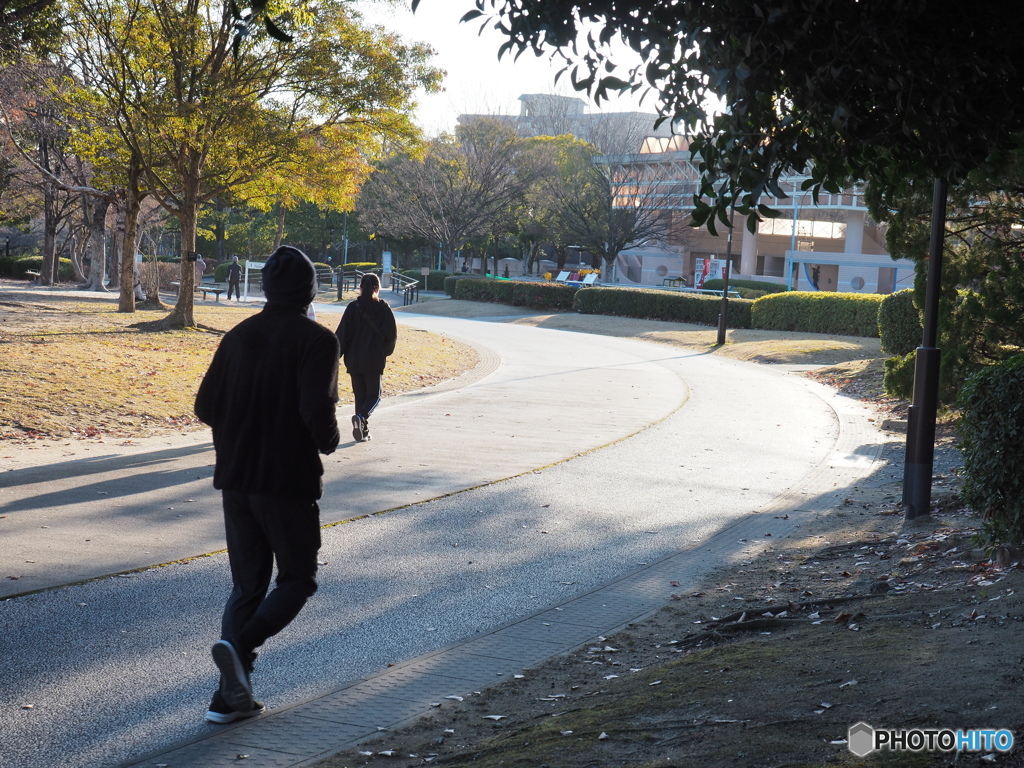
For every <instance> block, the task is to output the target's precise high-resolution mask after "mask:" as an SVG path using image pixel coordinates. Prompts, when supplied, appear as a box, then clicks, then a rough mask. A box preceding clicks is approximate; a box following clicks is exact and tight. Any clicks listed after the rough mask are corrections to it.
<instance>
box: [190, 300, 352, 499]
mask: <svg viewBox="0 0 1024 768" xmlns="http://www.w3.org/2000/svg"><path fill="white" fill-rule="evenodd" d="M337 402H338V340H337V338H336V337H335V336H334V334H333V333H331V332H330V330H329V329H327V328H324V327H323V326H322V325H320V324H319V323H317V322H315V321H313V320H310V319H309V318H308V317H306V310H305V307H298V306H294V305H291V304H286V305H280V304H279V305H275V304H273V303H270V304H268V305H267V306H266V307H265V308H264V309H263V311H262V312H260V313H259V314H257V315H254V316H253V317H250V318H247V319H246V320H243V321H242V322H241V323H239V324H238V325H237V326H235V327H234V328H233V329H231V330H230V331H228V332H227V333H226V334H225V335H224V338H223V339H222V340H221V343H220V346H219V347H218V348H217V352H216V354H215V355H214V358H213V362H212V363H211V365H210V370H209V371H207V373H206V377H205V378H204V379H203V383H202V384H201V385H200V387H199V393H198V394H197V396H196V415H197V416H198V417H199V418H200V420H202V421H203V422H205V423H206V424H209V425H210V426H211V427H213V443H214V447H215V448H216V452H217V465H216V469H215V470H214V475H213V486H214V488H218V489H228V490H235V491H242V492H245V493H257V494H265V495H271V496H291V497H295V498H305V499H309V500H310V501H314V500H316V499H319V498H320V496H321V494H322V493H323V480H322V476H323V464H322V463H321V462H320V456H319V453H320V452H323V453H325V454H329V453H332V452H333V451H334V449H335V448H336V447H337V445H338V442H339V440H340V435H339V433H338V422H337V419H336V417H335V405H336V403H337Z"/></svg>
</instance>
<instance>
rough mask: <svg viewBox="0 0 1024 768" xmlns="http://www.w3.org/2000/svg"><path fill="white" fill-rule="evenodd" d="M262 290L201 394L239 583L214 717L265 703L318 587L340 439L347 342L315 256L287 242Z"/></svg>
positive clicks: (226, 621)
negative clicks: (291, 627) (286, 640)
mask: <svg viewBox="0 0 1024 768" xmlns="http://www.w3.org/2000/svg"><path fill="white" fill-rule="evenodd" d="M263 288H264V293H265V295H266V298H267V304H266V306H265V307H264V308H263V311H261V312H260V313H259V314H256V315H254V316H252V317H250V318H247V319H245V320H243V321H242V322H241V323H239V324H238V325H237V326H235V327H234V328H233V329H231V330H230V331H228V332H227V333H226V334H225V335H224V338H223V339H222V340H221V343H220V346H219V347H218V348H217V352H216V354H215V355H214V357H213V362H212V363H211V364H210V369H209V370H208V371H207V372H206V376H205V377H204V378H203V381H202V384H200V386H199V392H198V394H197V395H196V406H195V410H196V416H198V417H199V418H200V420H202V421H203V422H205V423H206V424H209V425H210V426H211V427H212V428H213V445H214V449H215V451H216V458H217V460H216V465H215V468H214V474H213V487H214V488H218V489H220V490H221V492H222V495H223V506H224V528H225V533H226V538H227V545H228V561H229V564H230V567H231V581H232V590H231V595H230V597H229V598H228V601H227V605H226V606H225V608H224V615H223V617H222V619H221V640H219V641H218V642H217V643H215V644H214V646H213V649H212V654H213V660H214V663H215V664H216V665H217V667H218V669H219V670H220V674H221V677H220V685H219V687H218V689H217V692H216V693H214V696H213V701H212V702H211V703H210V707H209V710H208V711H207V713H206V719H207V720H209V721H211V722H214V723H230V722H233V721H235V720H238V719H239V718H243V717H252V716H253V715H258V714H259V713H260V712H262V711H263V709H264V707H263V705H262V704H261V703H260V702H258V701H256V700H255V699H254V698H253V695H252V684H251V682H250V674H251V673H252V668H253V662H255V660H256V649H257V648H259V647H260V646H261V645H262V644H263V643H264V641H266V640H267V639H268V638H270V637H272V636H273V635H276V634H277V633H278V632H280V631H281V630H283V629H284V628H285V627H286V626H288V624H289V623H290V622H291V621H292V619H294V618H295V617H296V616H297V615H298V613H299V611H300V610H302V607H303V606H304V605H305V604H306V601H307V600H308V599H309V598H310V597H311V596H312V595H313V593H314V592H316V589H317V583H316V567H317V552H318V550H319V549H320V509H319V507H318V506H317V500H318V499H319V498H320V496H321V494H322V493H323V480H322V476H323V465H322V463H321V461H320V456H319V454H321V453H324V454H329V453H332V452H333V451H334V449H335V448H336V447H337V446H338V442H339V441H340V435H339V433H338V422H337V419H336V417H335V406H336V404H337V402H338V340H337V338H336V337H335V335H334V334H333V333H331V332H330V330H328V329H327V328H324V327H323V326H321V325H320V324H318V323H314V322H310V320H309V318H308V317H306V308H307V307H308V306H309V304H310V302H312V300H313V298H314V297H315V296H316V275H315V272H314V267H313V263H312V262H311V261H310V260H309V258H307V257H306V255H305V254H304V253H302V251H300V250H298V249H296V248H291V247H289V246H282V247H280V248H278V249H277V250H276V251H274V253H273V254H271V256H270V258H269V259H267V263H266V265H265V266H264V268H263ZM275 560H276V563H277V579H276V583H275V586H274V589H273V590H272V591H271V592H270V593H269V594H267V590H268V588H269V587H270V578H271V573H272V571H273V567H274V563H275Z"/></svg>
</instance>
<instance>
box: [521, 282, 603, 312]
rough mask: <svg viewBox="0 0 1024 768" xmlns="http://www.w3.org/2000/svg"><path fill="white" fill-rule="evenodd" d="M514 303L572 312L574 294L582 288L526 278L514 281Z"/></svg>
mask: <svg viewBox="0 0 1024 768" xmlns="http://www.w3.org/2000/svg"><path fill="white" fill-rule="evenodd" d="M512 286H513V288H512V303H513V304H515V305H516V306H517V307H529V308H531V309H548V310H553V311H556V312H571V311H572V310H573V304H574V298H573V297H574V296H575V295H576V294H577V293H578V292H579V291H580V290H590V289H589V288H587V289H580V288H576V287H575V286H572V285H562V284H561V283H537V282H532V281H526V280H515V281H513V282H512Z"/></svg>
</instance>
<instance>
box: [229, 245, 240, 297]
mask: <svg viewBox="0 0 1024 768" xmlns="http://www.w3.org/2000/svg"><path fill="white" fill-rule="evenodd" d="M227 276H228V301H231V293H232V292H234V294H235V301H241V300H242V294H241V292H240V291H239V290H238V286H239V284H240V283H241V280H242V267H241V266H240V265H239V263H238V257H237V256H232V257H231V263H230V264H228V275H227Z"/></svg>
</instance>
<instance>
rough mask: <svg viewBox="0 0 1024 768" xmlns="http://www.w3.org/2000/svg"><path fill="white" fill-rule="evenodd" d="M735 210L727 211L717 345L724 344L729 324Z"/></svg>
mask: <svg viewBox="0 0 1024 768" xmlns="http://www.w3.org/2000/svg"><path fill="white" fill-rule="evenodd" d="M735 216H736V211H729V239H728V240H726V242H725V271H724V272H723V275H722V276H723V278H724V281H723V282H724V283H725V285H723V286H722V308H721V309H720V310H718V346H722V345H723V344H725V329H726V327H727V326H728V324H729V272H730V270H731V269H732V232H733V228H732V223H733V218H734V217H735Z"/></svg>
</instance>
